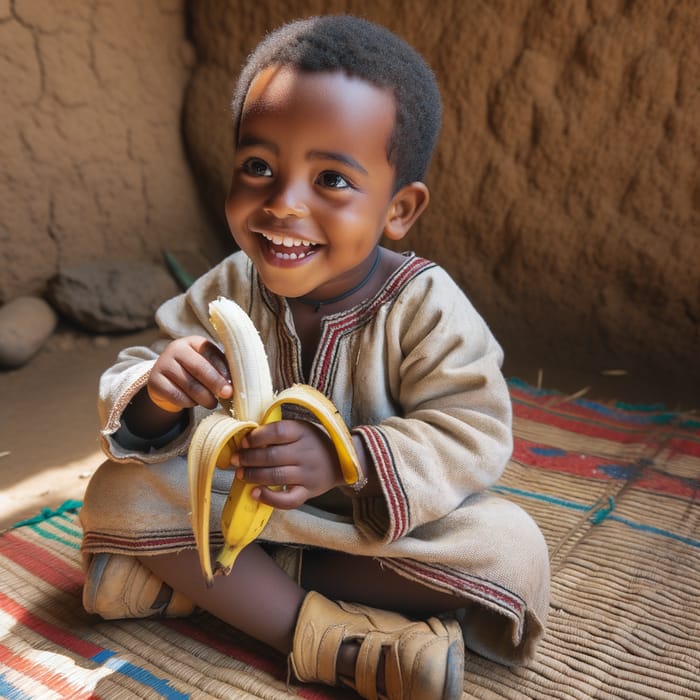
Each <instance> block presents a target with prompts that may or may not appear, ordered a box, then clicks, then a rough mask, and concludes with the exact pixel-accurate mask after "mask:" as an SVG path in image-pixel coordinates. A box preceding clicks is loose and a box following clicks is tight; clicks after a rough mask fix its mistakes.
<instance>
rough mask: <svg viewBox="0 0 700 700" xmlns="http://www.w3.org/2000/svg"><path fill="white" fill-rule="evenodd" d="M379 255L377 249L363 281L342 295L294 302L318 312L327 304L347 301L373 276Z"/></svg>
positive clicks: (299, 298) (379, 252)
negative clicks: (311, 307)
mask: <svg viewBox="0 0 700 700" xmlns="http://www.w3.org/2000/svg"><path fill="white" fill-rule="evenodd" d="M380 254H381V249H380V248H379V247H377V255H376V256H375V258H374V262H373V263H372V267H370V269H369V272H368V273H367V274H366V275H365V277H364V279H363V280H362V281H361V282H360V283H359V284H357V285H355V286H354V287H353V288H352V289H349V290H348V291H347V292H344V293H343V294H339V295H338V296H337V297H332V298H330V299H322V300H318V299H302V298H301V297H296V301H298V302H301V303H302V304H306V305H307V306H313V307H314V311H320V310H321V307H322V306H327V305H329V304H335V303H336V302H338V301H342V300H343V299H347V298H348V297H349V296H352V295H353V294H354V293H355V292H357V291H359V290H360V289H362V287H364V286H365V285H366V284H367V282H369V281H370V279H371V277H372V275H373V274H374V272H375V270H376V269H377V265H379V258H380Z"/></svg>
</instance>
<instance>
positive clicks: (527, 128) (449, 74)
mask: <svg viewBox="0 0 700 700" xmlns="http://www.w3.org/2000/svg"><path fill="white" fill-rule="evenodd" d="M409 7H410V9H406V10H405V11H404V10H402V11H401V12H397V11H396V5H395V3H393V2H389V1H388V0H387V1H384V2H367V1H366V0H345V1H342V0H323V1H322V0H288V1H287V2H285V3H272V2H270V3H248V2H228V3H221V2H217V0H200V1H198V2H196V3H194V4H193V5H192V20H193V25H192V26H193V40H194V43H195V45H196V49H197V55H198V62H197V65H196V68H195V73H194V77H193V81H192V83H191V85H190V88H189V90H188V94H187V100H186V105H185V115H186V120H185V126H186V138H187V142H188V144H189V147H190V150H191V152H192V155H193V159H194V164H195V168H196V171H197V173H198V176H199V178H200V181H201V182H202V183H205V186H204V188H205V191H206V192H207V193H208V195H209V197H210V200H209V201H210V206H211V209H212V211H215V212H221V200H222V198H223V197H224V194H225V189H226V183H227V181H228V177H229V174H228V173H229V159H228V155H227V154H228V153H229V152H230V148H231V129H230V123H229V113H228V100H229V97H230V93H231V86H232V84H233V81H234V78H235V76H236V74H237V72H238V70H239V68H240V65H241V63H242V61H243V60H244V57H245V56H246V54H247V52H248V51H249V50H250V49H251V48H252V46H253V45H254V44H255V43H256V41H257V40H258V39H259V37H261V36H262V34H263V33H264V32H265V31H266V30H268V29H270V28H272V27H275V26H277V25H278V24H279V23H281V22H283V21H285V20H288V19H292V18H294V17H298V16H306V15H310V14H317V13H322V12H352V13H355V14H361V15H364V16H366V17H368V18H369V19H373V20H375V21H378V22H380V23H383V24H385V25H387V26H389V27H390V28H392V29H393V30H395V31H396V32H397V33H398V34H400V35H401V36H403V37H404V38H405V39H407V40H408V41H409V42H411V43H412V44H413V45H414V46H416V48H418V49H419V50H420V51H421V52H422V53H423V54H424V55H425V56H426V58H427V59H428V61H429V63H430V64H431V65H432V67H433V68H434V70H435V71H436V73H437V75H438V78H439V81H440V84H441V89H442V95H443V99H444V112H445V117H444V127H443V133H442V140H441V143H440V147H439V150H438V153H437V155H436V158H435V161H434V163H433V166H432V168H431V172H430V175H429V179H428V184H429V186H430V188H431V192H432V201H431V205H430V208H429V211H428V212H427V213H426V215H425V216H424V218H423V219H422V221H421V222H420V223H419V225H418V226H417V227H416V229H415V230H414V231H413V232H412V233H411V234H410V235H409V236H408V237H407V239H406V240H405V241H404V243H402V245H404V244H405V247H410V248H412V249H414V250H416V251H417V252H419V253H421V254H423V255H426V256H428V257H431V258H433V259H435V260H437V261H438V262H440V263H442V264H443V265H444V266H445V267H446V268H447V269H448V270H449V271H450V272H451V273H452V274H453V275H454V276H455V278H456V279H457V280H458V281H459V282H460V284H461V285H462V286H463V287H464V288H465V289H466V290H467V291H468V293H469V294H470V296H471V297H472V298H473V300H474V301H475V303H476V304H477V306H478V307H479V308H480V309H481V310H482V311H483V313H484V314H485V315H486V317H487V318H488V320H489V321H490V323H491V325H492V327H493V328H494V330H495V331H496V333H497V334H498V335H499V337H500V338H501V339H502V340H503V342H504V344H505V345H506V346H507V348H515V347H517V348H518V350H519V351H520V352H525V351H528V350H529V349H531V350H532V352H533V353H535V354H537V355H538V356H540V357H541V358H542V362H543V363H545V364H546V363H548V362H553V361H562V362H576V361H585V362H587V363H591V362H600V363H602V366H610V365H611V364H612V365H615V364H621V365H622V366H623V367H625V366H634V365H639V366H641V367H644V368H645V370H646V371H649V372H651V371H654V372H657V371H660V372H667V373H674V372H678V371H682V372H684V373H687V374H688V377H689V381H699V382H700V363H699V362H697V348H698V346H699V345H700V331H699V326H700V272H699V261H700V138H699V136H700V90H699V89H698V86H699V85H700V42H699V41H698V37H699V36H700V4H699V3H696V2H694V1H693V0H685V1H684V0H681V1H679V2H665V1H664V0H630V1H623V0H551V1H548V0H489V1H488V2H486V1H485V0H484V1H480V0H438V1H437V2H436V1H435V0H414V2H412V3H410V6H409V5H407V6H406V8H409ZM699 385H700V384H699Z"/></svg>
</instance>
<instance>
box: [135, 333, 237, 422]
mask: <svg viewBox="0 0 700 700" xmlns="http://www.w3.org/2000/svg"><path fill="white" fill-rule="evenodd" d="M146 389H147V391H148V396H149V398H150V399H151V401H152V402H153V403H154V404H155V405H156V406H158V407H159V408H161V409H163V410H164V411H168V412H170V413H179V412H180V411H182V410H183V409H185V408H191V407H192V406H204V407H206V408H216V405H217V403H218V399H220V398H221V399H229V398H231V396H232V394H233V388H232V387H231V376H230V374H229V371H228V365H227V364H226V357H225V355H224V353H223V352H221V350H219V348H217V347H216V346H215V345H214V344H213V343H212V342H211V341H209V340H207V339H206V338H204V337H202V336H197V335H191V336H186V337H184V338H177V339H176V340H173V341H172V342H171V343H169V344H168V346H167V347H166V348H165V350H164V351H163V352H162V354H161V356H160V357H159V358H158V359H157V360H156V363H155V364H154V365H153V369H152V370H151V374H150V376H149V378H148V384H147V385H146Z"/></svg>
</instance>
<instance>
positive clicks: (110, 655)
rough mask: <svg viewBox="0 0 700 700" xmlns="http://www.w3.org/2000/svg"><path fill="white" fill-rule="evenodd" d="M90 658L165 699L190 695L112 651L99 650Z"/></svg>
mask: <svg viewBox="0 0 700 700" xmlns="http://www.w3.org/2000/svg"><path fill="white" fill-rule="evenodd" d="M90 660H91V661H95V662H96V663H99V664H100V665H102V666H104V667H105V668H109V669H111V670H112V671H116V672H117V673H121V674H123V675H125V676H128V677H129V678H133V679H134V680H135V681H137V682H138V683H141V685H145V686H148V687H149V688H153V690H155V691H156V692H157V693H159V694H160V695H162V696H163V697H164V698H167V700H187V698H189V697H190V696H189V695H188V694H187V693H181V692H180V691H179V690H175V688H173V687H172V686H171V685H170V681H168V680H166V679H165V678H158V676H156V675H155V674H153V673H151V672H150V671H147V670H146V669H145V668H139V667H138V666H135V665H134V664H132V663H130V662H129V661H124V660H123V659H118V658H116V655H115V654H114V652H111V651H109V650H108V649H105V650H104V651H101V652H100V653H99V654H95V656H93V657H92V659H90Z"/></svg>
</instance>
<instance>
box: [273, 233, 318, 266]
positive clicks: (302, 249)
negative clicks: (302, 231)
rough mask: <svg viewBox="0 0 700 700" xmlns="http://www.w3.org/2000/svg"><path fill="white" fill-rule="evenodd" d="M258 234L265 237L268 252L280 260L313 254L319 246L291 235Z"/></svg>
mask: <svg viewBox="0 0 700 700" xmlns="http://www.w3.org/2000/svg"><path fill="white" fill-rule="evenodd" d="M259 235H260V236H261V237H262V238H263V239H265V241H266V246H267V249H268V250H269V251H270V253H272V255H274V256H275V257H276V258H278V259H280V260H302V259H303V258H305V257H307V256H308V255H313V253H315V252H316V249H317V248H318V247H319V246H318V244H317V243H311V242H310V241H304V240H302V239H301V238H294V237H292V236H275V235H270V234H268V233H260V234H259Z"/></svg>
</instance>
